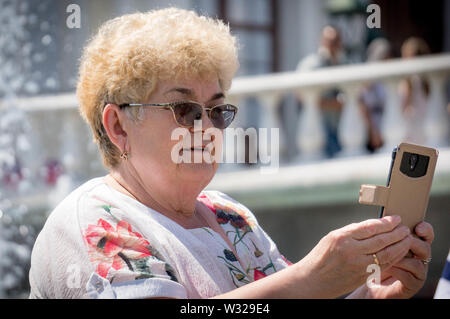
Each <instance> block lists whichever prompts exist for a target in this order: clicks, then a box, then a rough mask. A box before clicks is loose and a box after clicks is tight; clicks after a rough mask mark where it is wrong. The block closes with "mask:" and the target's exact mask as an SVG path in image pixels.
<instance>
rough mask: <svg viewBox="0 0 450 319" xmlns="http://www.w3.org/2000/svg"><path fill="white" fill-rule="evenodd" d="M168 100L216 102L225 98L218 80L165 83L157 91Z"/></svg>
mask: <svg viewBox="0 0 450 319" xmlns="http://www.w3.org/2000/svg"><path fill="white" fill-rule="evenodd" d="M156 91H157V93H158V94H161V95H163V96H164V97H166V98H172V97H173V98H188V99H194V100H204V101H209V100H215V99H219V98H222V97H224V93H223V91H222V89H221V87H220V85H219V81H218V80H217V78H216V79H209V80H186V81H164V82H162V83H161V85H160V86H158V89H157V90H156Z"/></svg>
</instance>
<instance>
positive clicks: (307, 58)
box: [0, 0, 450, 298]
mask: <svg viewBox="0 0 450 319" xmlns="http://www.w3.org/2000/svg"><path fill="white" fill-rule="evenodd" d="M70 4H77V5H78V6H79V9H80V27H79V28H77V27H74V28H70V27H69V25H70V23H69V24H68V18H69V16H70V15H71V14H72V13H73V11H70V10H69V11H68V10H67V9H68V6H69V5H70ZM370 4H376V5H378V6H377V7H376V8H378V9H379V13H380V16H379V21H378V22H380V23H381V24H378V25H377V23H376V22H377V20H376V16H371V14H372V13H373V12H374V11H370V10H369V12H368V8H369V7H368V6H369V5H370ZM169 5H171V6H176V7H180V8H186V9H192V10H195V11H197V12H199V13H201V14H204V15H208V16H211V17H216V18H220V19H223V20H224V21H226V22H227V23H229V25H230V27H231V30H232V33H233V34H234V35H235V36H236V37H237V38H238V42H239V60H240V65H241V67H240V69H239V71H238V74H237V77H236V79H235V81H234V83H233V86H232V88H231V90H230V92H229V95H228V99H229V100H230V101H233V103H236V104H238V105H239V106H240V111H239V117H238V118H237V120H236V121H235V123H234V124H233V127H241V128H244V129H247V128H256V129H258V128H279V129H280V131H279V144H278V143H276V144H275V145H274V146H271V145H270V143H269V144H268V146H265V145H262V144H259V143H258V141H257V140H256V141H255V140H252V139H249V138H247V139H246V140H244V141H243V143H241V144H239V143H238V144H237V149H238V150H240V151H243V152H245V154H246V156H245V159H246V162H247V163H233V164H224V165H222V167H221V168H220V170H219V173H218V174H217V175H216V177H215V178H214V180H213V181H212V182H211V184H210V185H209V186H208V188H210V189H218V190H221V191H223V192H225V193H227V194H229V195H230V196H232V197H234V198H236V199H237V200H239V201H241V202H242V203H243V204H245V205H247V206H248V207H249V208H250V209H251V210H252V211H253V212H254V213H255V215H256V216H257V218H258V220H259V222H260V224H261V225H262V226H263V228H264V229H265V230H266V232H267V233H269V235H270V236H271V237H272V238H273V239H274V241H275V242H276V243H277V245H278V248H279V249H280V251H281V252H282V253H283V254H284V255H285V256H286V257H287V258H288V259H290V260H292V261H297V260H299V259H301V258H302V257H303V256H305V255H306V254H307V253H308V252H309V251H310V250H311V249H312V248H313V247H314V245H315V244H316V243H317V242H318V241H319V239H320V238H321V237H323V236H324V235H326V234H327V233H328V232H329V231H331V230H333V229H336V228H339V227H342V226H344V225H346V224H348V223H351V222H358V221H361V220H364V219H367V218H376V217H377V216H378V208H376V207H367V206H362V205H360V204H358V193H359V187H360V185H361V184H367V183H374V184H379V185H384V184H385V183H386V178H387V174H388V169H389V163H390V152H391V151H392V148H393V147H394V146H395V145H397V144H398V143H400V142H401V141H409V142H413V143H419V144H423V145H427V146H431V147H436V148H438V149H439V151H440V156H439V159H438V165H437V168H436V174H435V178H434V182H433V187H432V190H431V197H430V201H429V206H428V211H427V218H426V219H427V221H429V222H431V223H432V224H433V225H434V227H435V233H436V239H435V243H434V245H433V253H432V255H433V262H432V263H431V265H430V272H429V276H428V279H427V281H426V284H425V286H424V288H423V289H422V290H421V291H420V292H419V293H418V294H417V297H422V298H431V297H433V295H434V291H435V288H436V285H437V282H438V279H439V277H440V274H441V273H442V270H443V265H444V262H445V258H446V256H447V254H448V251H449V246H450V245H449V244H450V232H449V230H450V227H449V226H450V130H449V124H450V104H449V100H450V98H449V97H450V85H449V75H450V53H449V51H450V22H449V21H450V1H449V0H445V1H444V0H434V1H427V2H425V1H406V0H396V1H387V0H379V1H358V0H329V1H325V0H322V1H316V0H298V1H297V0H245V1H244V0H190V1H189V0H172V1H170V4H169V2H168V1H163V0H160V1H157V0H134V1H132V0H130V1H120V0H108V1H106V0H95V1H92V0H91V1H89V0H84V1H66V0H42V1H33V0H15V1H8V0H0V298H26V297H28V293H29V284H28V271H29V267H30V257H31V249H32V247H33V244H34V240H35V238H36V236H37V234H38V233H39V231H40V230H41V228H42V226H43V224H44V222H45V219H46V217H47V216H48V214H49V213H50V212H51V210H52V209H53V208H54V207H55V206H56V205H57V204H58V203H59V202H60V201H61V200H62V199H63V198H64V197H65V196H66V195H67V194H68V193H69V192H70V191H72V190H73V189H75V188H76V187H77V186H78V185H80V184H82V183H83V182H85V181H87V180H88V179H91V178H93V177H97V176H101V175H103V174H105V170H104V168H103V166H102V163H101V160H100V155H99V152H98V151H97V148H96V146H95V145H94V144H93V142H92V138H91V133H90V131H89V128H88V127H87V125H86V124H85V123H83V122H82V120H81V117H80V116H79V114H78V111H77V100H76V97H75V93H74V90H75V85H76V81H77V69H78V59H79V57H80V55H81V50H82V48H83V46H84V44H85V43H86V41H87V40H88V39H89V38H90V36H91V35H92V34H93V33H94V32H95V31H96V29H97V28H98V27H99V26H100V25H101V24H102V23H103V22H105V21H106V20H108V19H110V18H113V17H116V16H119V15H122V14H125V13H132V12H136V11H147V10H151V9H158V8H164V7H167V6H169ZM374 19H375V20H374ZM327 26H328V27H327ZM270 136H272V135H270ZM278 151H279V165H278V163H275V157H276V153H277V152H278ZM251 152H259V153H258V154H262V153H261V152H264V153H263V154H267V155H269V156H271V157H269V158H271V159H272V164H274V165H275V164H277V165H275V166H274V167H272V168H274V170H273V171H272V172H271V173H270V174H267V172H266V174H263V173H262V171H261V168H262V167H266V168H267V167H270V166H271V164H270V163H263V162H262V161H258V162H257V163H248V162H249V160H248V159H249V154H251ZM258 158H259V159H260V158H261V156H259V157H258ZM278 166H279V167H278Z"/></svg>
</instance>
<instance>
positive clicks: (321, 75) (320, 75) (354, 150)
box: [229, 54, 450, 158]
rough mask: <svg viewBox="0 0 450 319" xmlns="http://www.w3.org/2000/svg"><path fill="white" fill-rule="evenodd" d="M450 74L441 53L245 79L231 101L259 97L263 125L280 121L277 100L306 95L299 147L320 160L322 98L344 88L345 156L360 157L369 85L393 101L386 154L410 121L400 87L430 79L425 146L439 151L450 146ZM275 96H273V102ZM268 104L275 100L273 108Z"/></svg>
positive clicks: (385, 130)
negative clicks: (449, 85) (415, 78)
mask: <svg viewBox="0 0 450 319" xmlns="http://www.w3.org/2000/svg"><path fill="white" fill-rule="evenodd" d="M449 74H450V54H439V55H429V56H425V57H418V58H414V59H409V60H403V59H392V60H390V61H383V62H374V63H363V64H353V65H345V66H335V67H328V68H323V69H318V70H314V71H309V72H302V73H299V72H285V73H277V74H267V75H261V76H248V77H241V78H237V79H235V80H234V81H233V85H232V87H231V90H230V92H229V96H230V98H232V99H233V100H241V101H242V100H244V98H247V97H259V98H260V99H261V100H262V101H263V102H262V103H261V104H262V108H263V109H264V111H263V112H261V115H262V116H263V120H262V122H263V123H276V122H277V121H276V120H275V119H274V118H273V117H274V116H276V115H275V114H276V113H277V112H274V111H272V112H270V111H266V110H267V108H268V107H272V108H273V109H276V108H277V107H278V106H279V105H277V104H276V103H275V101H279V99H280V96H281V95H283V94H289V93H294V95H298V96H301V99H302V101H303V110H302V112H301V114H300V117H299V119H298V123H299V129H298V132H297V135H298V136H297V143H298V148H299V150H300V154H301V156H302V157H303V158H320V157H321V156H322V150H323V147H324V143H325V134H324V128H323V124H322V123H321V116H320V112H321V111H320V109H319V107H318V104H319V97H320V93H321V92H322V91H324V90H326V89H330V88H339V89H340V90H341V91H343V92H344V94H345V95H346V99H345V104H344V108H343V111H342V114H341V119H340V124H339V129H338V136H339V140H340V142H341V145H342V147H343V150H342V152H341V153H340V154H341V155H351V154H360V153H363V152H364V149H365V147H364V144H365V142H366V134H367V130H366V125H365V121H364V119H363V117H362V113H361V111H360V109H359V106H358V103H359V102H358V96H359V94H360V92H361V88H362V85H363V84H367V83H372V82H382V83H383V84H384V85H385V87H386V91H387V101H386V105H385V111H384V114H383V121H382V132H381V133H382V136H383V139H384V147H383V148H382V149H381V151H391V150H392V148H393V147H394V146H395V145H397V144H398V143H399V142H400V141H403V140H405V138H406V137H405V129H406V128H405V120H404V118H403V115H402V110H401V100H400V97H399V92H398V86H399V82H400V81H401V80H402V79H405V78H407V77H409V76H412V75H422V76H425V77H426V78H427V80H429V83H430V87H431V94H430V96H429V98H428V112H427V113H426V117H425V118H424V119H423V122H424V126H425V130H424V134H425V137H424V142H423V143H424V144H427V145H430V146H436V147H439V146H446V145H449V140H448V136H449V135H448V133H449V119H448V114H447V111H446V108H447V107H446V105H447V97H446V92H445V83H446V81H447V80H448V75H449ZM270 95H272V96H273V98H272V99H271V98H270ZM268 101H272V102H271V103H272V104H271V106H269V104H268ZM263 125H264V124H263ZM271 125H274V124H271ZM292 133H294V132H292ZM292 133H291V134H292Z"/></svg>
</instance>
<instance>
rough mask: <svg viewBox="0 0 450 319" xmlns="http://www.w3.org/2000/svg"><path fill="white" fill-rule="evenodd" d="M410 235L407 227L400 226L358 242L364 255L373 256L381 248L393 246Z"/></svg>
mask: <svg viewBox="0 0 450 319" xmlns="http://www.w3.org/2000/svg"><path fill="white" fill-rule="evenodd" d="M409 234H410V230H409V228H408V227H407V226H400V227H397V228H395V229H394V230H393V231H391V232H388V233H382V234H378V235H375V236H373V237H370V238H368V239H365V240H361V241H359V242H358V245H359V246H361V247H362V249H363V250H364V252H365V253H367V254H374V253H376V252H378V251H380V250H382V249H383V248H385V247H387V246H390V245H393V244H395V243H397V242H399V241H401V240H403V239H404V238H405V237H406V236H408V235H409Z"/></svg>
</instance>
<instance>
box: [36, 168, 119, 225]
mask: <svg viewBox="0 0 450 319" xmlns="http://www.w3.org/2000/svg"><path fill="white" fill-rule="evenodd" d="M113 202H114V203H113ZM117 206H118V205H117V198H116V197H115V196H114V194H113V193H111V191H110V189H109V188H108V187H107V185H106V184H105V182H104V181H103V178H102V177H97V178H93V179H91V180H89V181H87V182H85V183H83V184H82V185H80V186H79V187H77V188H76V189H75V190H73V191H72V192H71V193H69V194H68V195H67V196H66V197H65V198H64V199H63V200H62V201H61V202H60V203H59V204H58V205H57V206H56V207H55V208H54V209H53V210H52V212H51V213H50V215H49V216H48V218H47V220H46V222H45V225H44V228H43V231H48V230H53V231H54V230H55V229H58V230H59V231H69V229H73V230H75V228H80V227H81V226H82V224H84V223H86V222H92V221H94V220H98V219H100V218H108V216H113V215H111V214H110V213H111V211H112V210H114V209H117V208H118V207H117Z"/></svg>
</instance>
